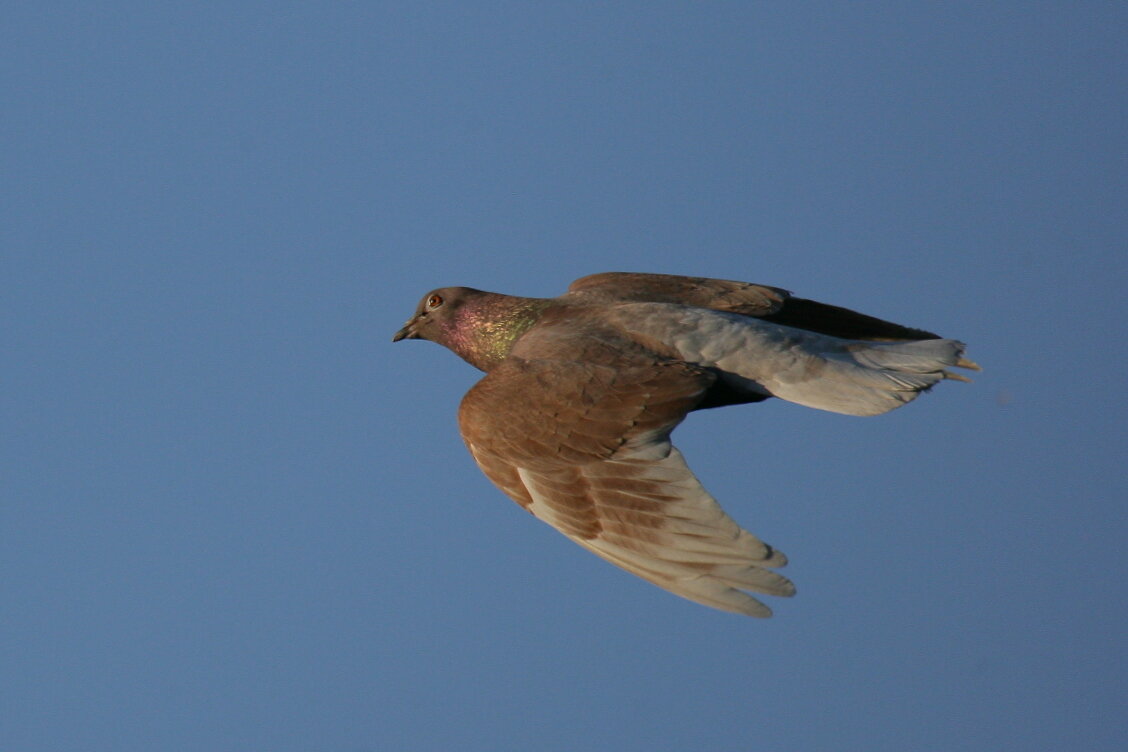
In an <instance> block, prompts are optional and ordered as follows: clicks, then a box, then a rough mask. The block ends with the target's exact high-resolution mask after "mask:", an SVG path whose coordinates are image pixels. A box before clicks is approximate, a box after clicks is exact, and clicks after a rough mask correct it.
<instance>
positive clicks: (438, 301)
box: [427, 295, 443, 308]
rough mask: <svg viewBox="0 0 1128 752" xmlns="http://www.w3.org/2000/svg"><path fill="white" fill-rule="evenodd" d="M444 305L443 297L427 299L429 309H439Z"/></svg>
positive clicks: (436, 296)
mask: <svg viewBox="0 0 1128 752" xmlns="http://www.w3.org/2000/svg"><path fill="white" fill-rule="evenodd" d="M442 304H443V296H442V295H432V296H431V297H429V298H427V307H428V308H438V307H439V306H441V305H442Z"/></svg>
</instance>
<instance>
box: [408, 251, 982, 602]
mask: <svg viewBox="0 0 1128 752" xmlns="http://www.w3.org/2000/svg"><path fill="white" fill-rule="evenodd" d="M402 339H426V340H430V341H432V342H437V343H438V344H440V345H443V346H445V347H447V348H449V349H450V350H452V351H454V353H455V354H457V355H459V356H460V357H461V358H462V359H463V360H465V361H467V362H468V363H470V364H471V365H473V366H475V367H477V368H479V369H481V370H482V371H485V373H486V375H485V376H484V377H483V378H482V379H481V380H480V381H478V383H477V384H475V385H474V386H473V387H472V388H471V389H470V391H469V392H467V394H466V396H465V397H464V398H463V400H462V404H461V406H460V408H459V411H458V422H459V428H460V429H461V433H462V438H463V440H464V441H465V442H466V445H467V447H469V449H470V453H471V454H472V455H473V456H474V459H475V460H476V461H477V463H478V465H479V466H480V467H481V469H482V471H483V472H484V473H485V474H486V476H487V477H488V478H489V479H490V480H491V481H492V482H493V483H494V484H495V485H497V486H498V488H500V489H501V490H502V491H504V492H505V493H506V494H507V495H508V496H509V497H510V498H512V499H513V500H514V501H516V502H517V503H518V504H520V505H521V506H522V507H524V508H525V509H526V510H528V511H529V512H531V513H532V514H533V515H534V516H536V517H537V518H538V519H540V520H542V521H544V522H546V523H548V524H549V525H551V526H553V527H554V528H556V529H557V530H558V531H560V532H561V533H563V534H564V535H565V536H567V537H568V538H570V539H572V540H573V541H575V542H576V543H578V544H579V545H581V546H583V547H584V548H586V549H588V550H589V551H591V552H593V553H595V554H598V555H599V556H602V557H603V558H604V559H607V560H608V561H610V562H611V563H613V564H616V565H618V566H620V567H622V568H623V569H626V570H627V571H629V572H632V573H634V574H636V575H638V576H639V577H641V578H642V579H644V580H647V581H648V582H651V583H653V584H655V585H657V586H659V587H662V588H665V589H667V590H669V591H670V592H673V593H675V594H677V595H680V596H682V597H683V598H688V599H689V600H691V601H696V602H698V603H702V604H704V605H706V606H711V607H713V608H717V609H721V610H724V611H732V612H736V613H741V614H747V615H749V616H760V617H766V616H770V615H771V609H769V608H768V607H767V606H766V605H764V604H763V603H762V602H761V601H759V600H757V599H756V598H754V597H753V596H752V595H750V594H749V592H752V593H761V594H766V595H775V596H790V595H793V594H794V593H795V586H794V585H793V584H792V583H791V581H790V580H788V579H787V578H786V577H784V576H783V575H781V574H779V573H778V572H776V571H774V570H775V569H776V568H778V567H782V566H783V565H784V564H786V563H787V558H786V557H785V556H784V555H783V554H782V553H781V552H780V551H778V550H776V549H775V548H773V547H771V546H769V545H768V544H766V543H764V542H763V541H761V540H760V539H759V538H757V537H756V536H754V535H752V533H750V532H748V531H747V530H744V529H742V528H741V527H740V526H739V525H738V524H737V523H736V522H734V521H733V520H732V518H730V517H729V516H728V515H727V514H726V513H725V512H724V510H723V509H721V507H720V505H719V504H718V503H717V501H716V500H715V499H714V498H713V497H712V496H710V495H709V493H708V492H707V491H706V490H705V489H704V488H703V487H702V486H701V483H700V482H698V480H697V478H695V477H694V475H693V473H692V471H690V469H689V467H688V466H687V465H686V463H685V460H684V459H683V458H682V455H681V453H680V452H679V451H678V450H677V449H676V448H675V447H674V446H673V445H672V444H671V443H670V432H671V431H673V430H674V428H675V427H676V426H677V425H678V424H679V423H681V421H682V420H683V419H684V418H685V417H686V415H687V414H688V413H690V412H692V411H693V410H701V409H703V408H712V407H722V406H726V405H738V404H743V403H749V402H759V401H761V400H765V399H768V398H769V397H778V398H780V399H783V400H786V401H788V402H794V403H796V404H799V405H805V406H807V407H813V408H817V409H820V410H829V411H831V412H836V413H844V414H846V415H878V414H880V413H885V412H888V411H890V410H893V409H894V408H897V407H900V406H901V405H904V404H905V403H907V402H911V401H912V400H913V399H915V398H916V397H917V395H918V394H920V393H921V392H923V391H926V390H927V389H929V388H930V387H932V386H933V385H935V384H936V383H938V382H939V381H941V380H943V379H959V380H961V381H967V380H968V379H967V378H966V377H964V376H962V375H959V374H957V373H954V372H952V371H949V370H948V369H949V368H953V367H959V368H966V369H973V370H978V366H977V365H976V364H975V363H973V362H971V361H970V360H967V359H965V358H964V357H963V352H964V345H963V344H962V343H960V342H957V341H955V340H951V339H943V338H941V337H939V336H938V335H936V334H933V333H931V332H927V331H923V330H920V329H912V328H909V327H905V326H900V325H899V324H893V323H891V322H888V321H883V320H881V319H877V318H874V317H872V316H866V315H864V314H860V313H856V312H854V311H850V310H847V309H845V308H839V307H837V306H832V305H827V304H824V303H817V302H815V301H812V300H805V299H803V298H797V297H792V296H791V294H790V293H789V292H788V291H786V290H783V289H780V288H778V287H768V286H765V285H755V284H750V283H746V282H731V281H726V280H718V279H706V278H701V277H681V276H673V275H665V274H637V273H626V272H608V273H604V274H594V275H591V276H587V277H583V278H582V279H579V280H577V281H575V282H573V283H572V285H571V286H570V287H569V288H568V292H567V293H565V294H564V295H561V296H559V297H556V298H524V297H516V296H512V295H502V294H499V293H492V292H483V291H481V290H475V289H471V288H468V287H443V288H439V289H436V290H433V291H431V292H429V293H427V294H426V295H424V296H423V299H422V300H421V301H420V302H419V305H418V307H417V308H416V309H415V314H414V315H413V316H412V317H411V318H410V319H409V320H408V322H407V323H406V324H405V325H404V327H403V328H402V329H400V330H399V331H398V332H396V334H395V336H394V337H393V338H392V341H393V342H398V341H399V340H402Z"/></svg>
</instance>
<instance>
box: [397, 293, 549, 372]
mask: <svg viewBox="0 0 1128 752" xmlns="http://www.w3.org/2000/svg"><path fill="white" fill-rule="evenodd" d="M548 302H549V301H547V300H542V299H539V298H518V297H514V296H511V295H499V294H497V293H492V292H482V291H481V290H475V289H473V288H471V287H440V288H438V289H437V290H432V291H431V292H429V293H427V294H426V295H424V296H423V299H422V300H420V301H419V305H418V306H416V308H415V314H414V315H413V316H412V317H411V318H410V319H408V320H407V323H406V324H404V325H403V328H402V329H400V330H399V331H398V332H396V333H395V334H394V335H393V336H392V341H393V342H399V341H400V340H401V339H426V340H430V341H431V342H435V343H437V344H440V345H442V346H444V347H446V348H449V349H450V350H452V351H454V352H455V353H456V354H458V355H459V357H461V358H463V359H464V360H466V361H467V362H469V363H470V364H471V365H473V366H475V367H477V368H480V369H482V370H483V371H485V370H489V368H490V367H491V366H493V365H494V364H496V363H498V362H500V361H501V360H502V359H504V358H505V356H506V355H508V354H509V350H510V348H511V347H512V346H513V343H514V341H515V340H516V339H517V337H519V336H520V335H521V334H522V333H523V332H525V331H526V330H527V329H529V327H531V326H532V325H533V324H534V323H535V322H536V320H537V318H538V316H539V315H540V311H542V310H543V309H544V307H545V306H546V305H547V304H548Z"/></svg>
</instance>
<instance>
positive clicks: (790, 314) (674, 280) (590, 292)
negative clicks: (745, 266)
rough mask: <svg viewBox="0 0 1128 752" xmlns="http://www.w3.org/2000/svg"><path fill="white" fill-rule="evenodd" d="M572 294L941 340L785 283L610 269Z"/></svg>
mask: <svg viewBox="0 0 1128 752" xmlns="http://www.w3.org/2000/svg"><path fill="white" fill-rule="evenodd" d="M568 293H569V295H570V296H572V297H582V298H585V299H590V300H592V301H600V302H607V301H615V300H618V301H623V302H630V301H633V302H648V303H679V304H681V305H690V306H697V307H699V308H711V309H713V310H715V311H727V312H729V313H739V314H743V315H745V316H755V317H757V318H762V319H764V320H766V321H771V322H772V323H775V324H781V325H783V326H790V327H792V328H795V329H805V330H807V331H811V332H818V333H819V334H827V335H830V336H832V337H840V338H842V339H858V340H870V341H899V340H918V339H939V337H940V335H938V334H934V333H932V332H929V331H925V330H923V329H914V328H912V327H908V326H901V325H900V324H894V323H893V322H891V321H885V320H883V319H879V318H876V317H874V316H867V315H866V314H864V313H858V312H857V311H851V310H850V309H848V308H841V307H839V306H834V305H828V304H827V303H819V302H817V301H814V300H807V299H805V298H796V297H792V295H791V293H790V292H788V291H787V290H784V289H782V288H779V287H768V286H767V285H755V284H752V283H750V282H734V281H730V280H724V279H709V278H707V277H680V276H677V275H672V274H640V273H635V272H605V273H603V274H592V275H590V276H587V277H581V278H580V279H577V280H576V281H575V282H573V283H572V284H571V285H570V286H569V287H568Z"/></svg>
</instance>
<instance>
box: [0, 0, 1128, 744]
mask: <svg viewBox="0 0 1128 752" xmlns="http://www.w3.org/2000/svg"><path fill="white" fill-rule="evenodd" d="M1126 8H1128V6H1125V5H1124V4H1123V3H1114V2H1107V3H1106V2H1061V3H1035V2H1021V3H1020V2H997V3H921V2H916V3H870V2H851V3H844V2H843V3H833V4H826V3H752V2H748V3H688V2H687V3H669V2H645V3H633V2H620V3H582V2H568V3H547V2H545V3H521V2H504V3H500V2H499V3H479V2H445V3H441V2H440V3H433V2H403V3H381V2H368V3H362V2H347V3H336V2H331V3H323V2H318V3H312V2H308V3H302V2H269V3H267V2H261V3H258V2H256V3H232V2H223V3H219V2H196V3H183V4H167V3H152V2H109V3H65V2H62V3H51V2H46V3H16V4H14V5H12V6H9V7H8V8H7V9H6V11H5V13H4V19H3V24H2V26H0V42H2V53H0V54H2V57H3V61H4V62H3V70H2V73H0V75H2V76H3V102H2V105H0V137H2V145H0V159H2V163H0V168H2V176H3V186H4V190H3V195H4V197H3V203H2V206H3V219H2V221H0V252H2V255H3V260H2V268H0V284H2V285H3V293H2V296H0V306H2V309H0V316H2V322H3V326H2V328H0V337H2V340H0V341H2V346H3V355H2V357H3V368H2V371H0V374H2V381H0V383H2V385H3V388H2V389H0V395H2V396H0V399H2V409H3V414H2V417H0V436H2V442H3V443H2V457H0V459H2V463H3V466H2V477H0V482H2V502H0V515H2V517H0V525H2V528H0V535H2V561H0V566H2V571H0V577H2V583H3V599H2V613H0V624H2V634H0V661H2V666H0V703H2V705H0V749H3V750H5V752H40V751H44V752H46V751H56V750H57V751H64V750H75V751H76V752H77V751H81V752H103V751H106V752H109V751H111V750H112V751H113V752H123V751H125V752H132V751H133V750H144V751H146V752H151V751H153V750H159V751H160V752H179V751H180V750H199V751H201V752H222V751H225V750H239V751H244V750H271V751H272V752H274V751H281V752H288V751H290V750H294V751H298V750H332V751H336V750H342V751H345V752H362V751H363V752H367V751H370V750H471V751H476V750H505V749H514V750H538V751H544V752H555V751H557V750H617V751H618V750H623V751H628V752H633V751H634V750H647V751H652V750H653V751H659V752H661V751H665V750H669V751H684V750H753V749H755V750H820V751H822V750H867V752H872V751H875V750H889V751H890V752H892V751H898V752H903V751H904V750H945V751H946V750H952V749H961V750H1023V751H1024V752H1025V751H1030V750H1055V751H1056V750H1063V749H1074V750H1086V751H1090V750H1121V749H1124V748H1125V747H1124V745H1125V740H1126V738H1128V712H1126V698H1128V679H1126V665H1125V663H1126V662H1125V653H1126V650H1125V643H1126V638H1125V633H1126V631H1128V630H1126V618H1125V617H1126V616H1128V605H1126V598H1125V595H1126V593H1125V590H1126V588H1125V569H1126V566H1128V560H1126V556H1125V540H1128V529H1126V528H1128V525H1126V524H1125V520H1126V514H1125V504H1126V500H1128V483H1126V480H1125V478H1126V473H1125V464H1126V460H1128V455H1126V451H1125V447H1126V446H1128V435H1126V433H1128V431H1126V425H1128V415H1126V410H1125V402H1126V398H1125V386H1126V375H1125V374H1126V371H1128V357H1126V354H1125V344H1124V340H1125V317H1126V315H1128V307H1126V304H1125V297H1124V291H1125V288H1126V285H1128V231H1126V227H1128V212H1126V197H1128V185H1126V183H1128V135H1126V134H1128V118H1126V117H1125V115H1126V110H1128V108H1126V92H1128V54H1126V51H1125V49H1126V48H1125V39H1128V10H1126ZM610 270H623V271H654V272H668V273H682V274H693V275H705V276H714V277H723V278H730V279H740V280H747V281H754V282H762V283H766V284H772V285H778V286H781V287H786V288H789V289H791V290H793V291H795V292H796V293H797V294H800V295H802V296H804V297H811V298H815V299H818V300H823V301H826V302H832V303H837V304H839V305H845V306H850V307H855V308H858V309H861V310H864V311H866V312H868V313H871V314H875V315H878V316H883V317H886V318H889V319H892V320H895V321H898V322H901V323H905V324H909V325H913V326H920V327H926V328H929V329H933V330H936V331H939V332H941V333H942V334H944V335H946V336H951V337H956V338H959V339H963V340H965V341H966V342H968V343H969V354H970V355H971V356H972V357H973V358H975V359H976V360H978V361H979V362H980V363H982V365H983V366H984V368H985V369H986V370H985V371H984V373H983V374H981V375H979V376H978V377H977V378H976V381H975V383H974V384H971V385H967V384H959V383H954V382H949V383H944V384H942V385H940V387H939V388H937V389H936V390H935V391H934V392H933V393H931V394H929V395H926V396H925V397H923V398H921V399H920V400H918V401H917V402H915V403H914V404H912V405H911V406H909V407H907V408H905V409H903V410H900V411H897V412H896V413H893V414H890V415H886V416H883V417H881V418H872V419H863V418H848V417H842V416H836V415H830V414H825V413H819V412H816V411H813V410H808V409H805V408H800V407H797V406H793V405H787V404H784V403H781V402H777V403H765V404H762V405H752V406H745V407H738V408H729V409H726V410H718V411H709V412H707V413H699V414H696V415H694V416H691V418H690V419H689V420H688V421H687V422H686V424H684V425H683V426H682V427H681V428H680V429H679V430H678V432H677V433H676V434H675V440H676V442H677V443H678V445H679V446H680V447H681V449H682V450H683V452H684V453H685V454H686V456H687V457H688V458H689V461H690V463H691V465H692V466H693V467H694V468H695V470H696V471H697V472H698V474H699V476H700V477H701V478H702V480H703V482H704V483H705V484H706V486H707V487H708V488H709V489H710V490H711V491H712V492H713V493H714V494H715V495H716V496H717V497H718V498H719V499H720V500H721V501H722V502H723V503H724V505H725V507H726V508H727V509H728V511H729V512H730V513H731V514H732V515H733V516H734V517H735V518H736V519H737V520H739V521H741V522H742V523H743V524H744V525H745V526H746V527H748V528H749V529H751V530H752V531H754V532H755V533H757V534H759V535H760V536H762V537H763V538H765V539H766V540H768V541H769V542H771V543H773V544H774V545H776V546H778V547H779V548H780V549H781V550H783V551H785V552H786V553H787V554H788V555H789V557H790V558H791V562H792V563H791V565H790V566H789V567H788V570H787V573H788V574H789V575H790V576H791V577H792V578H793V579H794V580H795V581H796V583H797V585H798V587H799V594H798V596H797V597H795V598H794V599H791V600H787V601H779V600H776V601H774V602H773V604H772V605H773V606H775V608H776V616H775V618H773V619H771V620H769V621H759V620H753V619H747V618H741V617H737V616H733V615H728V614H724V613H720V612H714V611H712V610H709V609H706V608H704V607H701V606H697V605H695V604H692V603H689V602H687V601H683V600H681V599H679V598H676V597H674V596H672V595H669V594H667V593H665V592H663V591H661V590H659V589H657V588H654V587H652V586H650V585H647V584H646V583H644V582H642V581H641V580H638V579H636V578H633V577H631V576H630V575H627V574H625V573H623V572H621V571H620V570H618V569H616V568H614V567H612V566H610V565H608V564H606V563H604V562H602V561H600V560H599V559H597V558H595V557H593V556H591V555H590V554H587V553H586V552H584V551H582V550H581V549H579V548H578V547H577V546H575V545H573V544H571V543H569V542H568V541H566V540H565V539H564V538H562V537H561V536H559V535H557V534H556V533H554V532H553V531H552V530H551V529H549V528H548V527H547V526H545V525H543V524H541V523H539V522H537V521H536V520H534V519H533V518H532V517H530V516H529V515H527V514H525V513H523V512H522V511H521V510H520V509H519V508H518V507H517V506H515V505H514V504H513V503H512V502H510V501H508V500H507V499H506V498H504V497H503V496H502V494H501V493H500V492H499V491H497V490H496V489H495V488H493V487H492V486H491V485H490V484H489V483H488V482H487V481H486V480H485V478H484V477H483V476H482V475H481V474H480V473H479V471H478V470H477V468H476V467H475V466H474V464H473V462H472V461H471V459H470V457H469V455H468V454H467V453H466V451H465V449H464V447H463V445H462V443H461V441H460V439H459V437H458V433H457V428H456V425H455V412H456V409H457V406H458V402H459V400H460V398H461V396H462V394H463V393H464V392H465V391H466V389H467V388H469V387H470V385H471V384H472V383H473V382H474V381H475V379H476V378H477V377H478V375H477V372H476V371H474V370H473V369H472V368H471V367H469V366H468V365H466V364H464V363H463V362H461V361H459V360H458V359H457V358H456V357H454V356H453V355H452V354H450V353H449V352H447V351H445V350H443V349H442V348H439V347H437V346H434V345H431V344H429V343H414V342H409V343H400V344H397V345H392V343H391V342H390V337H391V334H392V333H393V332H394V331H395V330H396V329H397V328H398V327H399V326H400V325H401V324H402V323H403V321H404V320H405V319H406V318H407V316H408V315H409V314H410V313H411V311H412V309H413V307H414V305H415V303H416V301H417V300H418V298H419V297H420V296H421V295H422V294H423V293H424V292H426V291H427V290H428V289H430V288H432V287H437V286H440V285H452V284H462V285H469V286H474V287H479V288H483V289H489V290H496V291H501V292H509V293H516V294H525V295H555V294H558V293H560V292H563V290H564V289H565V288H566V286H567V284H568V283H569V282H570V281H571V280H573V279H575V278H577V277H579V276H582V275H584V274H589V273H593V272H598V271H610Z"/></svg>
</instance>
